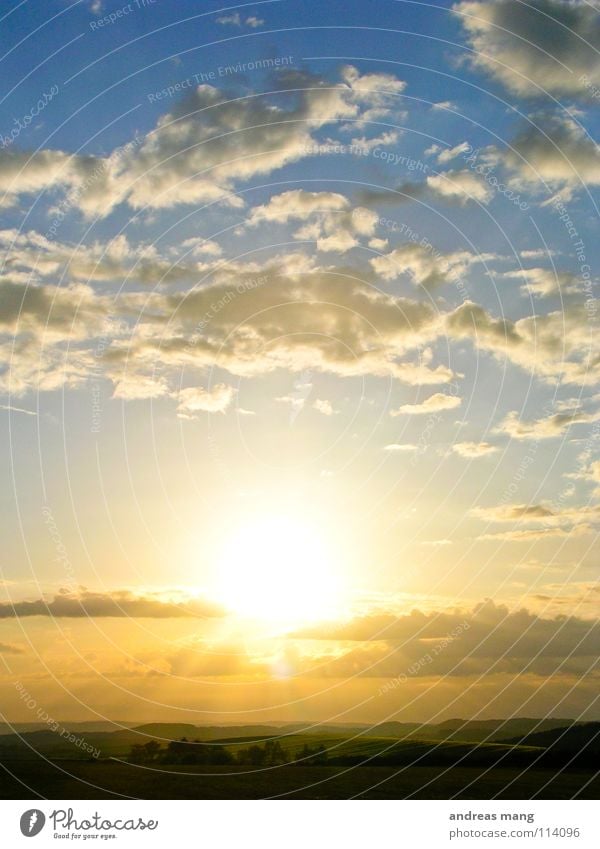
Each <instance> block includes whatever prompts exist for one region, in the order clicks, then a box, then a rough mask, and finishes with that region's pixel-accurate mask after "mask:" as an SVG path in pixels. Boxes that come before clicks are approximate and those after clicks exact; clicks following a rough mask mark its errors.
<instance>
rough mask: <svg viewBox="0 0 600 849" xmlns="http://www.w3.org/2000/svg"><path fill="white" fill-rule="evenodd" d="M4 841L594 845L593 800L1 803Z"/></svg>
mask: <svg viewBox="0 0 600 849" xmlns="http://www.w3.org/2000/svg"><path fill="white" fill-rule="evenodd" d="M0 826H1V831H0V845H1V846H2V847H3V848H4V847H14V846H20V847H22V846H24V845H27V841H29V840H34V841H35V843H33V844H29V845H34V846H39V847H42V846H45V845H48V844H49V843H52V844H53V845H54V846H56V845H57V843H58V841H63V845H64V843H66V841H70V842H77V843H80V844H81V843H85V844H88V845H89V843H90V842H91V841H95V843H96V845H98V844H99V843H102V844H106V843H107V842H109V841H110V843H111V844H112V843H113V841H119V842H118V844H116V843H115V844H114V845H118V846H122V847H125V846H148V847H150V846H161V847H164V846H168V845H170V846H178V847H188V846H206V845H208V846H211V847H213V846H214V847H219V849H221V847H224V849H229V847H238V846H244V847H246V846H249V847H261V849H262V847H264V849H271V847H273V849H274V847H277V849H280V847H282V846H285V847H286V849H287V847H290V849H296V847H297V849H306V847H307V846H311V847H314V849H321V847H323V846H326V845H327V844H328V843H331V845H335V846H342V845H343V846H344V849H354V847H361V849H362V847H364V846H365V845H369V844H372V843H373V841H377V840H381V841H385V843H386V846H391V847H395V846H398V847H404V846H418V847H424V849H429V847H432V849H439V847H440V846H457V847H458V846H465V847H467V846H471V847H480V846H498V847H504V846H506V847H511V846H514V847H517V846H521V847H523V849H524V847H525V846H527V845H531V842H532V841H535V842H536V843H538V844H539V845H540V846H548V847H552V846H562V847H565V849H566V847H572V849H592V847H593V849H598V847H599V846H600V826H599V824H598V804H597V802H595V801H546V800H545V801H531V802H524V801H514V802H511V801H502V802H498V801H490V802H486V801H481V800H478V801H460V802H456V801H453V802H448V801H427V800H423V801H405V800H399V801H370V800H369V801H358V800H354V801H319V800H310V801H270V802H268V801H226V800H222V801H202V800H193V801H151V802H150V801H93V800H91V801H89V800H83V801H69V800H65V801H51V802H46V801H43V800H39V801H38V800H36V801H32V800H26V801H22V802H21V801H3V802H0Z"/></svg>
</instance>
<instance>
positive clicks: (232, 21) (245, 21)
mask: <svg viewBox="0 0 600 849" xmlns="http://www.w3.org/2000/svg"><path fill="white" fill-rule="evenodd" d="M215 22H216V23H217V24H221V26H233V27H241V26H247V27H250V28H251V29H256V28H257V27H260V26H262V25H263V24H264V20H262V18H257V17H256V16H255V15H251V16H250V17H248V18H242V17H241V15H240V13H239V12H233V13H232V14H231V15H219V17H218V18H215Z"/></svg>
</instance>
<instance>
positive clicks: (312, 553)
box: [214, 515, 343, 627]
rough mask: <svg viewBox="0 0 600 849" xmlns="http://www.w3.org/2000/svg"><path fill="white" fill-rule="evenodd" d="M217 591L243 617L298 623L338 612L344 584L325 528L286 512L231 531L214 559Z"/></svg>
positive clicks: (256, 519) (245, 524)
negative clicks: (323, 529)
mask: <svg viewBox="0 0 600 849" xmlns="http://www.w3.org/2000/svg"><path fill="white" fill-rule="evenodd" d="M215 567H216V568H215V582H214V583H215V587H214V590H215V592H214V595H215V596H216V597H217V598H218V599H219V600H220V601H221V603H222V604H224V605H225V607H226V608H227V609H228V610H230V611H231V612H233V613H236V614H238V615H239V616H243V617H248V618H251V619H256V620H261V621H264V622H268V623H273V624H278V625H283V626H286V627H287V626H294V625H299V624H303V623H308V622H314V621H318V620H322V619H329V618H332V617H334V616H335V615H336V614H337V613H339V610H340V605H341V601H342V596H343V582H342V580H341V574H340V570H339V564H338V562H337V558H336V557H335V555H334V552H333V546H332V545H331V542H330V541H329V540H328V539H327V537H326V535H325V534H324V533H323V531H322V529H321V528H320V527H319V526H318V525H317V524H316V523H312V522H310V521H308V520H303V519H299V518H295V517H290V516H285V515H270V516H262V517H255V518H253V519H250V520H247V521H245V522H243V523H242V524H240V525H239V526H238V527H237V528H235V529H234V530H233V532H230V533H229V535H228V538H227V540H226V542H225V543H224V544H223V545H222V548H221V550H220V551H219V552H218V554H217V557H216V562H215Z"/></svg>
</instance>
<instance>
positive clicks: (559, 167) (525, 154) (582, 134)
mask: <svg viewBox="0 0 600 849" xmlns="http://www.w3.org/2000/svg"><path fill="white" fill-rule="evenodd" d="M486 156H487V157H488V158H489V161H490V162H491V163H497V164H500V165H502V166H504V167H505V168H507V169H508V171H509V173H510V174H511V177H512V184H513V185H515V186H518V185H522V184H523V183H524V184H525V185H527V186H528V187H530V188H531V189H532V190H533V191H536V192H537V191H546V192H547V189H545V187H544V186H543V184H542V183H545V184H546V185H547V186H548V187H549V188H550V189H551V190H552V191H554V192H556V193H557V194H559V195H560V196H561V197H562V198H563V199H564V200H567V199H568V198H569V197H570V196H571V195H572V194H573V193H574V192H575V191H576V190H578V189H582V188H585V187H586V185H587V186H598V185H600V146H599V145H598V144H597V143H596V142H595V141H594V139H593V138H592V137H591V136H590V135H589V134H588V133H587V132H586V131H585V129H584V128H583V127H581V126H580V124H578V123H577V122H576V121H575V120H573V118H571V117H569V116H567V115H565V114H561V115H559V114H557V113H555V112H550V111H548V110H546V111H542V112H537V113H535V114H534V115H531V116H530V120H529V121H528V122H527V123H525V124H524V126H523V128H522V129H521V130H520V131H519V132H518V133H517V135H516V136H515V138H514V139H512V141H511V144H510V147H507V148H506V149H505V150H503V151H501V152H499V151H497V150H495V149H493V148H490V149H488V153H487V154H486Z"/></svg>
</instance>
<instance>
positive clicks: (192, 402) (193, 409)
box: [177, 383, 236, 419]
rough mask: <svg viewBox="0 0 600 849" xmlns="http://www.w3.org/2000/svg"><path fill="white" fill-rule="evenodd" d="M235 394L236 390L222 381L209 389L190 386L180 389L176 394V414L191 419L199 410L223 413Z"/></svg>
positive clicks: (181, 417)
mask: <svg viewBox="0 0 600 849" xmlns="http://www.w3.org/2000/svg"><path fill="white" fill-rule="evenodd" d="M235 394H236V390H235V389H234V388H233V387H232V386H227V385H226V384H224V383H217V384H216V385H215V386H211V387H210V388H209V389H205V388H204V387H203V386H190V387H188V388H187V389H182V390H181V391H180V392H179V393H178V395H177V399H178V401H179V403H178V405H177V415H178V416H179V418H180V419H193V418H195V417H196V414H197V413H199V412H206V413H224V412H225V410H226V409H227V408H228V407H229V405H230V404H231V402H232V401H233V399H234V397H235Z"/></svg>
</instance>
